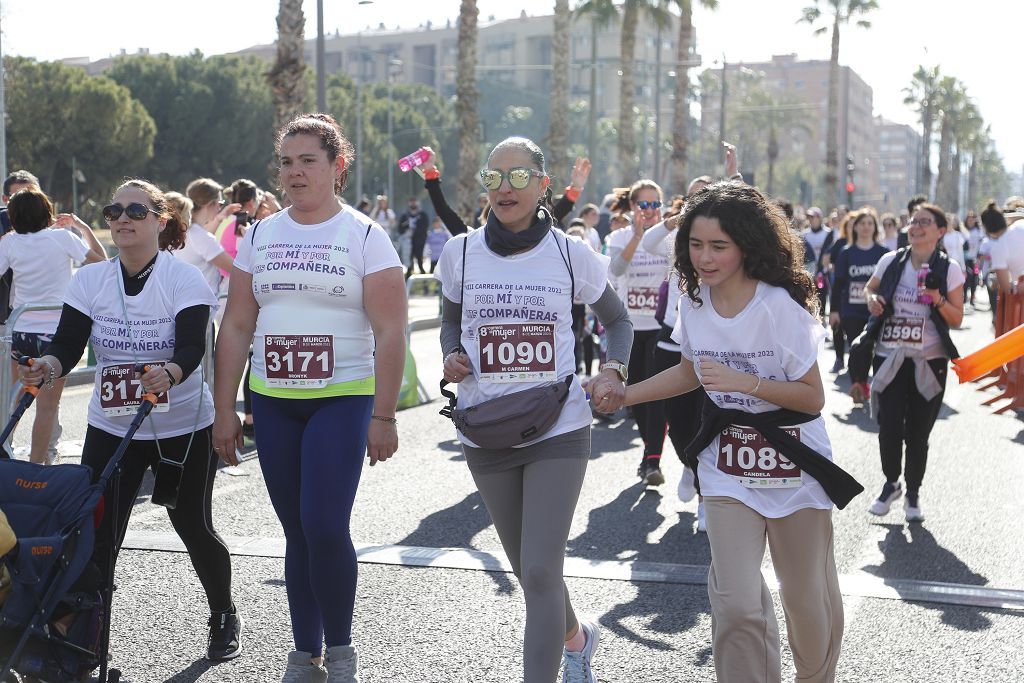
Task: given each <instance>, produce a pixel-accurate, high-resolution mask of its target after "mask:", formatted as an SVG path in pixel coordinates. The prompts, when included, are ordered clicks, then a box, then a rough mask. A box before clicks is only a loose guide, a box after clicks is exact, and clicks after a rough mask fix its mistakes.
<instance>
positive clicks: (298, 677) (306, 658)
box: [281, 652, 327, 683]
mask: <svg viewBox="0 0 1024 683" xmlns="http://www.w3.org/2000/svg"><path fill="white" fill-rule="evenodd" d="M312 658H313V655H311V654H310V653H308V652H289V653H288V668H286V669H285V670H284V676H282V677H281V683H326V681H327V669H325V668H324V667H322V666H319V665H317V664H313V662H311V661H310V660H311V659H312Z"/></svg>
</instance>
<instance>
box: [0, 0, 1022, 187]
mask: <svg viewBox="0 0 1024 683" xmlns="http://www.w3.org/2000/svg"><path fill="white" fill-rule="evenodd" d="M811 2H812V0H771V1H770V2H766V1H765V0H719V3H718V4H719V9H718V10H717V11H714V12H710V11H707V10H703V9H698V10H696V11H695V16H694V23H695V24H696V26H697V34H698V50H699V51H700V53H701V55H702V56H703V58H704V61H705V64H707V65H711V64H712V62H713V61H714V60H717V59H720V58H721V55H722V54H723V53H724V54H725V55H726V57H727V59H728V61H729V62H736V61H748V62H755V61H766V60H768V59H770V57H771V55H773V54H787V53H794V52H795V53H796V54H797V55H798V56H799V57H800V58H801V59H828V57H829V41H828V37H827V36H823V37H814V36H813V35H812V34H811V29H810V27H808V26H807V25H806V24H797V23H796V20H797V18H798V17H799V16H800V9H801V8H802V7H804V6H806V5H808V4H811ZM1018 3H1019V0H972V1H971V2H969V3H964V2H959V1H958V2H954V0H879V5H880V6H881V9H880V10H879V11H877V12H875V13H874V14H873V16H872V17H871V21H872V22H873V24H874V26H873V28H872V29H871V30H870V31H867V30H864V29H859V28H848V29H847V30H846V31H845V32H844V34H843V36H842V44H841V51H840V61H841V62H842V63H843V64H844V65H848V66H850V67H852V68H853V69H854V71H856V72H857V73H858V74H859V75H860V76H861V78H863V79H864V80H865V81H866V82H867V83H868V84H869V85H870V86H871V87H872V89H873V90H874V110H875V114H881V115H883V116H885V117H886V118H889V119H892V120H895V121H899V122H901V123H909V124H913V125H915V126H916V125H917V121H916V120H915V116H914V114H913V112H911V111H910V110H909V109H908V108H907V107H906V106H905V105H904V104H903V94H902V88H903V87H904V86H905V85H906V84H907V83H908V82H909V80H910V75H911V74H912V73H913V71H914V69H915V68H916V67H917V65H919V64H926V65H932V64H939V65H940V67H941V68H942V70H943V72H945V73H946V74H950V75H953V76H957V77H958V78H960V79H961V80H962V81H964V82H965V83H966V84H967V90H968V93H969V94H970V95H971V96H972V97H973V98H974V99H975V101H976V102H977V104H978V107H979V108H980V110H981V114H982V116H983V117H984V119H985V120H986V121H987V122H989V123H991V125H992V134H993V137H994V138H995V140H996V143H997V145H998V148H999V151H1000V153H1001V154H1002V156H1003V158H1004V160H1005V161H1006V165H1007V167H1008V169H1009V170H1010V171H1015V172H1020V171H1021V168H1022V165H1024V125H1022V118H1024V78H1022V75H1021V67H1022V64H1024V28H1022V25H1021V23H1020V19H1021V18H1022V15H1024V10H1021V9H1020V8H1019V6H1018V9H1017V10H1013V9H1011V8H1012V6H1014V5H1017V4H1018ZM571 4H572V5H573V6H575V5H576V4H577V2H576V0H572V2H571ZM694 4H695V5H699V2H697V0H694ZM823 4H826V3H823ZM277 5H278V2H277V0H246V1H245V2H238V1H235V0H174V1H173V2H172V1H165V0H145V1H143V2H139V1H138V0H91V1H90V2H82V1H81V0H38V1H37V2H30V3H15V2H10V0H8V1H7V2H0V8H2V14H0V17H2V29H3V51H4V53H5V54H16V55H26V56H31V57H36V58H38V59H59V58H64V57H85V56H87V57H90V58H93V59H99V58H101V57H106V56H109V55H112V54H116V53H118V52H119V51H120V50H121V49H122V48H123V49H126V50H127V51H129V52H134V51H136V50H138V49H139V48H140V47H146V48H149V50H150V51H151V52H169V53H172V54H183V53H187V52H190V51H192V50H194V49H196V48H198V49H199V50H201V51H202V52H203V53H204V54H207V55H210V54H218V53H222V52H233V51H236V50H240V49H242V48H245V47H248V46H250V45H253V44H256V43H269V42H273V40H274V37H275V35H276V30H277V29H276V24H275V16H276V13H277ZM478 5H479V7H480V16H481V21H485V20H486V19H487V18H488V17H489V16H491V15H493V16H494V17H495V18H497V19H503V18H510V17H514V16H518V15H519V12H520V9H525V10H526V11H527V12H528V13H529V14H546V13H550V12H551V11H552V7H553V5H554V2H553V0H519V2H514V3H513V2H508V0H479V3H478ZM324 7H325V9H324V15H325V27H326V30H327V31H329V32H333V31H334V30H335V29H340V30H341V32H342V33H343V34H345V33H352V32H355V31H358V30H360V29H363V28H365V27H366V26H371V25H372V26H377V25H378V24H379V23H380V22H384V23H385V24H386V25H387V26H388V28H394V27H398V26H401V27H402V28H414V27H416V26H418V25H420V24H421V23H423V22H425V21H427V20H432V21H433V22H434V23H435V24H437V23H442V24H443V23H444V21H445V20H446V19H452V20H453V21H454V20H455V18H457V16H458V10H459V1H458V0H376V1H375V2H373V3H372V4H370V5H365V6H359V5H358V4H357V0H324ZM305 8H306V28H307V31H306V32H307V35H309V36H310V37H312V36H314V35H315V34H316V15H315V13H316V3H315V2H313V1H312V0H307V2H306V3H305ZM933 164H934V160H933Z"/></svg>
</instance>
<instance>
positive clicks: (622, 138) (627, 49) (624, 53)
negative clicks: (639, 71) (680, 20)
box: [619, 0, 671, 183]
mask: <svg viewBox="0 0 1024 683" xmlns="http://www.w3.org/2000/svg"><path fill="white" fill-rule="evenodd" d="M641 15H646V16H647V17H649V18H650V19H651V20H652V21H653V22H654V23H655V24H660V25H662V26H664V25H665V24H666V23H667V22H668V21H669V20H670V19H671V15H670V14H669V13H668V10H666V9H665V8H664V7H663V6H662V4H661V1H660V0H625V2H623V4H622V36H621V39H620V41H619V52H620V57H621V60H622V79H621V80H620V83H619V169H620V172H621V173H622V178H623V182H624V183H632V182H633V181H634V180H636V178H637V174H638V173H639V168H638V166H637V159H636V112H634V111H633V94H634V91H635V90H636V83H635V78H636V65H635V64H634V62H633V57H634V55H635V54H636V31H637V27H638V26H639V24H640V16H641ZM658 49H661V46H660V45H659V46H658Z"/></svg>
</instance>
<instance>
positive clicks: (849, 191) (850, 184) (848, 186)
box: [846, 180, 857, 195]
mask: <svg viewBox="0 0 1024 683" xmlns="http://www.w3.org/2000/svg"><path fill="white" fill-rule="evenodd" d="M856 189H857V186H856V185H854V184H853V181H852V180H851V181H849V182H847V183H846V194H850V195H852V194H853V191H854V190H856Z"/></svg>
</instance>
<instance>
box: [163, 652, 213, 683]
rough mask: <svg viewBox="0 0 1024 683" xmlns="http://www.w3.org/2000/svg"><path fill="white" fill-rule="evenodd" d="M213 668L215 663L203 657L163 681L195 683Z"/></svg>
mask: <svg viewBox="0 0 1024 683" xmlns="http://www.w3.org/2000/svg"><path fill="white" fill-rule="evenodd" d="M215 666H217V663H216V662H211V661H210V660H208V659H206V658H205V657H204V658H202V659H197V660H196V661H194V662H192V663H191V664H189V665H188V667H187V668H185V669H182V670H181V671H179V672H178V673H176V674H174V675H173V676H171V677H170V678H168V679H166V680H164V683H195V681H198V680H199V678H200V676H202V675H203V674H204V673H206V672H207V671H209V670H210V669H212V668H213V667H215Z"/></svg>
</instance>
